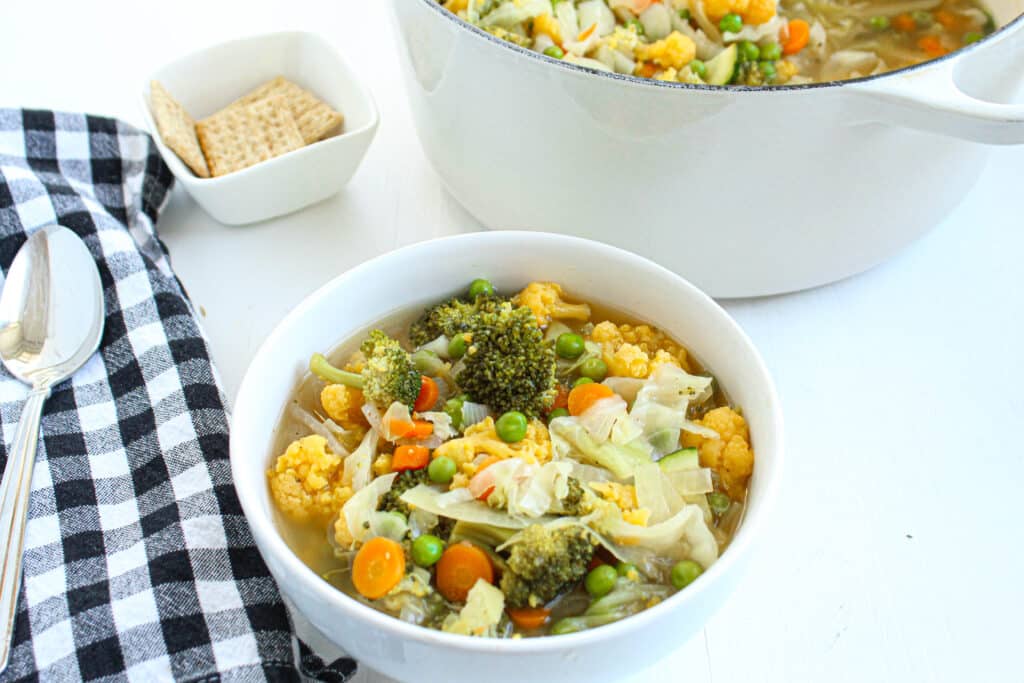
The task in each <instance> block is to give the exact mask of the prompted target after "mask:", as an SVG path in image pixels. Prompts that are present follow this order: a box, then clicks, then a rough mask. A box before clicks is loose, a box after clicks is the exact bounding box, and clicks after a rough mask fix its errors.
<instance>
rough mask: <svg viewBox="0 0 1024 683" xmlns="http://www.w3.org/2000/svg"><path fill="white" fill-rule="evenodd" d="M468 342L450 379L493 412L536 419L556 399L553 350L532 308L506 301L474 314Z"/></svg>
mask: <svg viewBox="0 0 1024 683" xmlns="http://www.w3.org/2000/svg"><path fill="white" fill-rule="evenodd" d="M471 331H472V335H473V337H472V341H471V342H470V345H469V348H468V349H467V350H466V355H465V356H463V358H462V362H463V364H464V367H463V369H462V370H460V371H459V373H458V375H456V377H455V381H456V382H457V383H458V385H459V387H460V388H461V389H462V390H463V391H464V392H466V393H467V394H469V396H470V397H471V398H472V399H473V400H474V401H475V402H477V403H485V404H487V405H488V406H490V408H491V409H492V410H494V411H495V412H497V413H504V412H505V411H508V410H518V411H520V412H522V413H524V414H525V415H526V416H527V417H536V416H537V415H539V414H540V413H541V412H543V410H544V409H545V408H547V407H548V406H549V405H551V402H552V401H553V400H554V397H555V390H556V379H555V368H556V365H557V363H556V359H555V349H554V346H553V345H552V344H550V343H548V342H546V341H545V340H544V332H543V331H542V330H541V329H540V328H539V327H537V321H536V319H535V318H534V316H533V311H531V310H530V309H529V308H526V307H525V306H521V307H519V308H515V307H513V305H512V304H511V303H508V302H505V303H501V304H500V305H498V306H493V307H489V310H486V311H482V312H480V313H478V314H477V315H476V316H475V317H474V322H473V327H472V330H471Z"/></svg>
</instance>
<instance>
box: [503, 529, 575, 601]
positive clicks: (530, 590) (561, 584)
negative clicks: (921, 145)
mask: <svg viewBox="0 0 1024 683" xmlns="http://www.w3.org/2000/svg"><path fill="white" fill-rule="evenodd" d="M593 556H594V544H593V543H592V542H591V539H590V535H589V534H588V533H587V531H586V530H585V529H583V528H581V527H562V528H559V529H555V530H550V529H548V528H547V527H544V526H542V525H539V524H534V525H533V526H529V527H527V528H526V529H525V530H524V531H523V532H522V534H521V536H520V537H519V538H518V539H517V540H516V541H515V542H514V543H513V545H512V550H511V553H510V555H509V557H508V561H507V563H506V564H507V566H506V569H505V572H504V574H502V577H501V590H502V591H503V592H504V593H505V599H506V601H507V603H508V605H509V606H510V607H539V606H541V605H543V604H545V603H547V602H549V601H551V600H552V599H554V598H555V597H556V596H558V595H559V594H560V593H563V592H564V591H566V590H568V589H570V588H572V586H573V585H575V584H576V583H577V582H578V581H580V579H582V578H583V577H584V576H586V574H587V567H588V565H589V564H590V560H591V558H592V557H593Z"/></svg>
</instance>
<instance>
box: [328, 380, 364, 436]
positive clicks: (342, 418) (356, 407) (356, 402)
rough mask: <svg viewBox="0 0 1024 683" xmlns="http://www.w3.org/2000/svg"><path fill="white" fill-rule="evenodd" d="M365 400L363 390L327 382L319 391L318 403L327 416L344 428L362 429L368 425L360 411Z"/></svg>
mask: <svg viewBox="0 0 1024 683" xmlns="http://www.w3.org/2000/svg"><path fill="white" fill-rule="evenodd" d="M365 402H366V400H365V399H364V398H363V392H361V391H359V390H358V389H353V388H352V387H347V386H345V385H344V384H328V385H327V386H325V387H324V388H323V391H321V392H320V404H321V405H322V406H323V407H324V412H325V413H327V417H329V418H331V419H332V420H334V421H335V422H337V423H338V424H339V425H341V426H342V428H343V429H346V430H355V431H362V430H363V429H365V428H366V427H367V426H368V424H367V422H366V416H364V415H363V411H362V407H363V404H364V403H365Z"/></svg>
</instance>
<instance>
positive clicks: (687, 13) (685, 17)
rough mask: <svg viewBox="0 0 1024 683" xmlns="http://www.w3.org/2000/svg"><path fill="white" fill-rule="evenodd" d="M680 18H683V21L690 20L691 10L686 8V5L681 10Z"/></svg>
mask: <svg viewBox="0 0 1024 683" xmlns="http://www.w3.org/2000/svg"><path fill="white" fill-rule="evenodd" d="M679 18H680V19H682V20H683V21H689V20H690V10H688V9H686V8H685V7H684V8H683V9H681V10H679Z"/></svg>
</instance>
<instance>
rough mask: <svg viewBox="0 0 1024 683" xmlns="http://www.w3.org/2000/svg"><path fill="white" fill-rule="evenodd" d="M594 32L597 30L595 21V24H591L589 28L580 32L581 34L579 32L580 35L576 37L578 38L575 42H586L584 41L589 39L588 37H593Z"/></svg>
mask: <svg viewBox="0 0 1024 683" xmlns="http://www.w3.org/2000/svg"><path fill="white" fill-rule="evenodd" d="M596 30H597V22H596V21H595V22H594V23H593V24H591V25H590V26H589V27H588V28H586V29H584V30H583V31H582V32H581V33H580V34H579V35H578V36H577V37H576V40H577V42H580V43H582V42H583V41H584V40H586V39H587V38H589V37H590V36H592V35H594V31H596Z"/></svg>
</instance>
